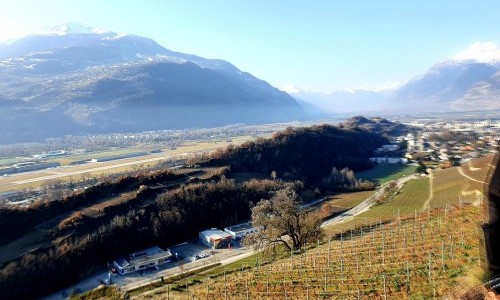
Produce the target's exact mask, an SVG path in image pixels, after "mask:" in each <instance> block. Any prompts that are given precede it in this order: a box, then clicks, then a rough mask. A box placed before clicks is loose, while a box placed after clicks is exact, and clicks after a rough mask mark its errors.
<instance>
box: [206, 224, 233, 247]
mask: <svg viewBox="0 0 500 300" xmlns="http://www.w3.org/2000/svg"><path fill="white" fill-rule="evenodd" d="M198 237H199V239H200V242H201V243H202V244H204V245H207V246H208V247H210V248H212V249H218V248H225V247H227V246H228V245H229V244H230V243H231V241H232V238H233V236H232V235H231V234H229V233H227V232H224V231H222V230H219V229H217V228H211V229H207V230H204V231H201V232H200V233H199V235H198Z"/></svg>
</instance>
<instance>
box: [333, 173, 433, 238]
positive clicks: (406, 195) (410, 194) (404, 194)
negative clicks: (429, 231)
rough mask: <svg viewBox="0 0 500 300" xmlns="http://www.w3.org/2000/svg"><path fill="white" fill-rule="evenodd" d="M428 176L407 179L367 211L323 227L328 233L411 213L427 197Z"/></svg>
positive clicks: (428, 188) (420, 205) (420, 206)
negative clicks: (387, 197)
mask: <svg viewBox="0 0 500 300" xmlns="http://www.w3.org/2000/svg"><path fill="white" fill-rule="evenodd" d="M429 193H430V185H429V178H419V179H415V180H410V181H408V182H407V183H406V184H405V185H404V186H403V188H402V189H401V190H399V192H397V193H396V195H394V196H393V197H391V198H390V199H387V200H386V202H383V203H381V204H375V205H374V206H372V207H371V208H370V209H369V210H368V211H366V212H363V213H361V214H359V215H357V216H355V217H353V218H352V219H351V220H349V221H346V222H342V223H337V224H332V225H331V226H329V227H327V228H325V232H326V233H327V234H328V235H331V234H335V233H337V232H340V231H344V230H348V229H350V228H354V227H356V226H357V225H360V224H376V223H379V222H385V221H389V220H394V219H396V218H397V217H398V214H399V216H400V217H405V216H408V215H413V214H414V213H415V211H417V212H418V211H420V210H421V208H422V206H423V205H424V203H425V201H426V200H427V199H428V198H429Z"/></svg>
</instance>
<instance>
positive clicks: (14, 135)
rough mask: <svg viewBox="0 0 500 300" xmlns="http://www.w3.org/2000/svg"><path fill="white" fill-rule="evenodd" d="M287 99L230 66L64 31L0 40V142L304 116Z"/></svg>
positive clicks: (101, 34)
mask: <svg viewBox="0 0 500 300" xmlns="http://www.w3.org/2000/svg"><path fill="white" fill-rule="evenodd" d="M304 116H305V113H304V110H303V109H302V106H300V105H299V104H298V102H297V101H296V100H295V99H294V98H292V97H291V96H290V95H288V94H287V93H284V92H282V91H280V90H278V89H276V88H274V87H272V86H271V85H269V84H268V83H267V82H265V81H263V80H260V79H258V78H256V77H254V76H252V75H251V74H249V73H246V72H243V71H241V70H239V69H238V68H236V67H235V66H233V65H232V64H230V63H229V62H227V61H223V60H216V59H205V58H202V57H198V56H195V55H189V54H183V53H179V52H174V51H170V50H168V49H166V48H164V47H162V46H161V45H159V44H157V43H156V42H155V41H153V40H151V39H148V38H144V37H140V36H135V35H120V34H117V33H114V32H109V31H103V30H95V29H91V28H89V27H82V26H76V25H65V26H64V27H62V28H59V29H55V30H50V31H49V32H45V33H43V34H42V33H41V34H34V35H30V36H27V37H24V38H21V39H18V40H15V41H13V42H10V43H8V44H0V128H2V136H1V137H0V144H1V143H12V142H24V141H40V140H43V139H45V138H48V137H59V136H62V135H67V134H73V135H74V134H89V133H106V132H120V131H121V132H124V131H139V130H154V129H172V128H192V127H210V126H220V125H225V124H230V123H262V122H278V121H290V120H295V119H300V118H303V117H304Z"/></svg>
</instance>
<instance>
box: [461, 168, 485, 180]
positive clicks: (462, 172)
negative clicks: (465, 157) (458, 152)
mask: <svg viewBox="0 0 500 300" xmlns="http://www.w3.org/2000/svg"><path fill="white" fill-rule="evenodd" d="M458 172H459V173H460V175H462V176H463V177H465V178H467V179H469V180H472V181H475V182H479V183H482V184H485V182H484V181H480V180H477V179H474V178H472V177H470V176H469V175H467V174H465V172H464V170H462V166H460V167H458Z"/></svg>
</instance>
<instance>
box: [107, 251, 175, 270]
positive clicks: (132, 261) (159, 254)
mask: <svg viewBox="0 0 500 300" xmlns="http://www.w3.org/2000/svg"><path fill="white" fill-rule="evenodd" d="M170 256H172V253H170V251H168V250H167V251H165V250H163V249H161V248H160V247H157V246H155V247H151V248H148V249H144V250H141V251H137V252H134V253H131V254H129V255H128V257H119V258H118V259H116V260H115V262H116V263H117V264H118V265H119V266H120V267H122V268H124V267H127V266H129V265H136V264H142V263H146V262H149V261H155V260H158V259H160V258H164V257H170Z"/></svg>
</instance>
